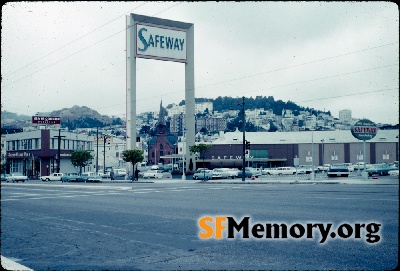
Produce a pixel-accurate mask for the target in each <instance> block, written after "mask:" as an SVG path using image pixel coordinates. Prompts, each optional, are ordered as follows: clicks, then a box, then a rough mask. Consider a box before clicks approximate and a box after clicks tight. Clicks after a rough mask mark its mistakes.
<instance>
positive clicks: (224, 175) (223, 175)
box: [212, 168, 234, 179]
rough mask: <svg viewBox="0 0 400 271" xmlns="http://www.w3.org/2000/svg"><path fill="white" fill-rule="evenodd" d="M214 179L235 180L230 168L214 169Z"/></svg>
mask: <svg viewBox="0 0 400 271" xmlns="http://www.w3.org/2000/svg"><path fill="white" fill-rule="evenodd" d="M212 178H213V179H228V178H234V177H233V175H232V173H231V172H230V170H229V169H228V168H214V169H213V176H212Z"/></svg>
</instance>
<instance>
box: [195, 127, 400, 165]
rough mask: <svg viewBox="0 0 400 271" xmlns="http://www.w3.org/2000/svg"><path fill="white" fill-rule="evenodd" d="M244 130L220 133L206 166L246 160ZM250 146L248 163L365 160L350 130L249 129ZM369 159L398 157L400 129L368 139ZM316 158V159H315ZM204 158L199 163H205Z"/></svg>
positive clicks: (269, 163) (306, 163)
mask: <svg viewBox="0 0 400 271" xmlns="http://www.w3.org/2000/svg"><path fill="white" fill-rule="evenodd" d="M242 140H243V139H242V133H241V132H239V131H236V132H228V133H220V136H219V138H218V139H216V140H214V141H212V142H211V143H208V144H211V145H212V148H211V149H210V150H209V151H208V152H207V154H206V156H205V157H206V159H205V160H204V161H205V166H206V167H208V168H215V167H241V166H242V161H243V145H242V144H243V142H242ZM246 140H247V141H250V150H249V153H248V155H247V156H248V157H247V158H246V161H247V164H246V166H253V167H277V166H293V165H294V158H295V157H298V158H299V160H300V164H301V165H314V166H318V165H322V164H333V163H353V164H357V163H358V162H363V161H364V153H363V141H360V140H358V139H356V138H355V137H354V136H353V135H352V134H351V131H349V130H337V131H303V132H275V133H270V132H246ZM365 158H366V162H367V163H371V164H374V163H383V162H386V163H388V164H389V163H392V162H394V161H398V160H399V131H398V130H378V133H377V135H376V136H375V137H374V138H373V139H371V140H368V141H366V153H365ZM313 161H314V162H313ZM202 162H203V161H202V160H201V161H200V160H198V161H197V167H202Z"/></svg>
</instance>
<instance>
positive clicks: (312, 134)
mask: <svg viewBox="0 0 400 271" xmlns="http://www.w3.org/2000/svg"><path fill="white" fill-rule="evenodd" d="M312 115H314V112H313V111H311V116H312ZM322 166H323V165H322ZM311 170H312V172H311V180H314V179H315V176H314V174H315V173H314V129H313V127H312V125H311Z"/></svg>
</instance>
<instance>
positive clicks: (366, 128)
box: [351, 119, 378, 140]
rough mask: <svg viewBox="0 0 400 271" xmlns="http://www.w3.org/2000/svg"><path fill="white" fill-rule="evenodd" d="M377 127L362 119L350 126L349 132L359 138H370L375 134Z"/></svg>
mask: <svg viewBox="0 0 400 271" xmlns="http://www.w3.org/2000/svg"><path fill="white" fill-rule="evenodd" d="M377 132H378V127H376V124H375V123H373V122H372V121H370V120H367V119H362V120H359V121H357V122H356V124H354V126H353V127H352V128H351V134H352V135H353V136H354V137H355V138H357V139H360V140H370V139H372V138H374V137H375V136H376V134H377Z"/></svg>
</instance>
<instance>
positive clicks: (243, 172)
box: [238, 96, 246, 182]
mask: <svg viewBox="0 0 400 271" xmlns="http://www.w3.org/2000/svg"><path fill="white" fill-rule="evenodd" d="M238 106H240V107H241V108H242V122H243V123H242V126H243V127H242V129H243V143H242V150H243V151H242V155H243V161H242V181H243V182H244V181H245V179H246V117H245V110H244V96H243V97H242V103H238Z"/></svg>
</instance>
